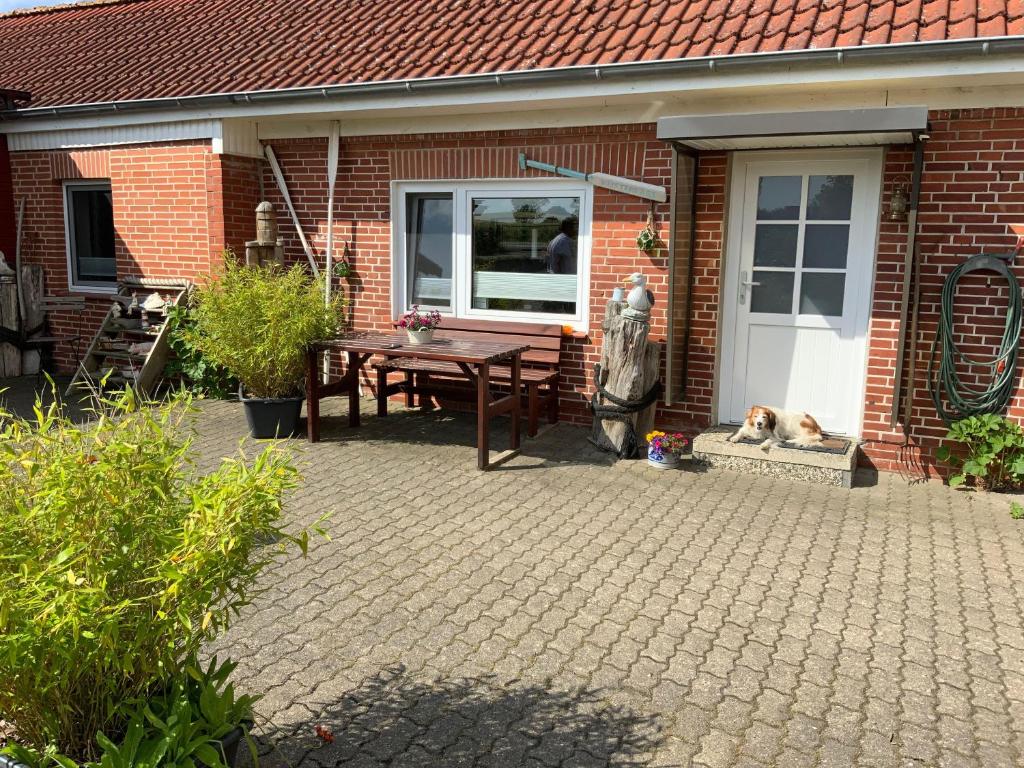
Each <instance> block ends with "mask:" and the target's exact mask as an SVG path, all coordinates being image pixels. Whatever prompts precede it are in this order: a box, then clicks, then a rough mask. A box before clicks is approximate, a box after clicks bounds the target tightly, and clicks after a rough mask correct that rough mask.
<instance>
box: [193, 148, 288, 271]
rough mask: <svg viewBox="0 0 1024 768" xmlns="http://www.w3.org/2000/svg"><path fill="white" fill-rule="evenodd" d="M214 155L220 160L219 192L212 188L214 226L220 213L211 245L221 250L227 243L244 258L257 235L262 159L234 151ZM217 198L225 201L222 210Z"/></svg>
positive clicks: (210, 202) (211, 202)
mask: <svg viewBox="0 0 1024 768" xmlns="http://www.w3.org/2000/svg"><path fill="white" fill-rule="evenodd" d="M212 159H213V160H214V162H215V163H216V162H219V164H220V196H219V197H218V196H217V195H214V194H213V193H212V189H211V194H210V198H209V205H210V220H211V229H213V228H214V227H213V222H214V221H215V220H216V218H217V216H218V215H219V216H220V221H219V222H218V226H219V227H220V228H219V229H218V230H217V236H216V237H215V238H214V242H213V243H211V247H212V248H214V249H215V250H218V251H219V250H220V249H221V248H223V247H224V246H227V247H228V248H230V249H231V250H232V251H234V252H235V254H236V255H237V256H238V257H239V258H241V257H242V256H244V255H245V244H246V242H248V241H249V240H253V239H254V238H255V237H256V206H257V205H259V204H260V174H261V172H262V161H261V160H258V159H255V158H248V157H233V156H231V155H219V156H217V155H214V156H212ZM218 200H222V201H223V206H222V208H221V210H219V211H218V210H217V209H218V206H217V201H218ZM283 223H284V222H282V224H283ZM214 266H216V265H214Z"/></svg>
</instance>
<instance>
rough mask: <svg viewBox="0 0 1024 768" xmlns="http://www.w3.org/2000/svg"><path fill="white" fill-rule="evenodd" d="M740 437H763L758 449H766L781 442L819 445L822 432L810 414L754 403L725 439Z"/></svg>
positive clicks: (757, 438)
mask: <svg viewBox="0 0 1024 768" xmlns="http://www.w3.org/2000/svg"><path fill="white" fill-rule="evenodd" d="M743 439H749V440H763V441H764V442H762V443H761V450H762V451H767V450H768V449H769V448H771V447H772V446H775V445H781V444H782V443H792V444H793V445H800V446H810V445H819V444H820V443H821V439H822V435H821V427H819V426H818V422H816V421H815V420H814V417H813V416H811V415H810V414H807V413H803V412H802V411H783V410H779V409H778V408H766V407H765V406H763V405H755V406H752V407H751V408H750V410H749V411H747V418H746V420H745V421H744V422H743V425H742V426H741V427H740V428H739V431H738V432H737V433H736V434H735V435H732V436H731V437H730V438H729V442H730V443H738V442H739V441H740V440H743Z"/></svg>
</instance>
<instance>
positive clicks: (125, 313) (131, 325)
mask: <svg viewBox="0 0 1024 768" xmlns="http://www.w3.org/2000/svg"><path fill="white" fill-rule="evenodd" d="M191 288H192V284H191V283H190V282H189V281H187V280H173V279H164V280H158V279H152V278H135V277H129V278H125V279H124V280H122V281H120V282H119V283H118V286H117V293H115V294H114V295H113V296H112V299H113V301H112V303H111V305H110V308H109V309H108V310H107V314H106V316H105V317H104V318H103V322H102V323H101V324H100V327H99V329H98V330H97V331H96V335H95V336H94V337H93V339H92V342H90V344H89V348H88V349H87V350H86V352H85V354H84V355H83V356H82V360H81V362H80V363H79V365H78V369H77V370H76V371H75V375H74V377H73V378H72V379H71V383H70V384H68V388H67V391H66V393H65V395H69V394H70V393H71V390H72V389H73V388H74V387H75V385H76V384H78V383H79V382H82V381H85V380H89V381H96V382H99V383H100V384H101V386H102V388H103V389H106V390H117V389H123V388H125V387H127V386H131V387H132V388H133V389H135V390H136V391H138V392H141V393H144V394H147V395H148V394H151V393H152V392H153V390H154V389H155V388H156V386H157V384H159V383H160V381H161V379H162V377H163V372H164V367H165V366H166V365H167V357H168V352H169V346H168V340H167V335H168V332H169V330H170V326H169V324H168V322H167V310H166V305H178V304H180V303H181V302H182V301H183V300H184V299H185V298H186V297H187V295H188V293H189V291H190V290H191ZM153 293H158V294H160V295H161V296H162V297H163V298H164V299H165V301H166V305H165V307H164V308H161V309H159V310H144V309H143V307H142V305H143V304H144V303H145V301H146V299H147V298H148V296H149V295H151V294H153ZM140 347H143V348H141V349H140Z"/></svg>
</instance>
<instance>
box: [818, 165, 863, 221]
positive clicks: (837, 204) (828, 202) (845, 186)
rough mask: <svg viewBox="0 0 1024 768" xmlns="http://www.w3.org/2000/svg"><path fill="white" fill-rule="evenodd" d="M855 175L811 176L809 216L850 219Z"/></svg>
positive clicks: (840, 219)
mask: <svg viewBox="0 0 1024 768" xmlns="http://www.w3.org/2000/svg"><path fill="white" fill-rule="evenodd" d="M852 207H853V176H811V177H810V178H809V179H808V183H807V218H808V219H817V220H822V219H825V220H828V219H833V220H838V221H849V220H850V210H851V209H852Z"/></svg>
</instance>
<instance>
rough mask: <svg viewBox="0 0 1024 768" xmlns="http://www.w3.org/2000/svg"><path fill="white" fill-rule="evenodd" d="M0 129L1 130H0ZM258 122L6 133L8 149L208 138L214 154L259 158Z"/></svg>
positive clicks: (187, 122)
mask: <svg viewBox="0 0 1024 768" xmlns="http://www.w3.org/2000/svg"><path fill="white" fill-rule="evenodd" d="M2 132H3V131H2V129H0V133H2ZM256 132H257V125H256V123H255V122H253V121H251V120H179V121H174V122H166V123H150V124H133V125H108V126H102V127H95V128H62V129H59V130H52V131H30V132H23V133H8V134H7V146H8V149H9V150H10V151H11V152H31V151H38V150H53V149H59V150H73V149H88V148H93V147H117V146H131V145H134V144H154V143H164V142H169V141H209V142H210V146H211V148H212V149H213V153H214V154H216V155H241V156H244V157H262V156H263V152H262V150H261V148H260V142H259V138H258V136H257V135H256Z"/></svg>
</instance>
